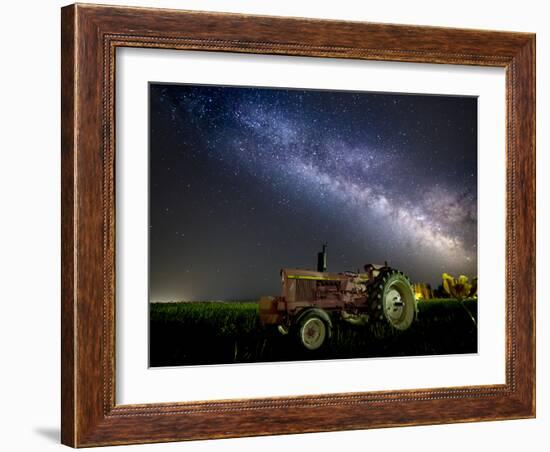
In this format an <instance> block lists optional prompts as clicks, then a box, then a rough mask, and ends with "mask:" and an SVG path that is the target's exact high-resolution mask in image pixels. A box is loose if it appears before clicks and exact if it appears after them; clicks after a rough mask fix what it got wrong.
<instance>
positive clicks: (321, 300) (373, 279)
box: [259, 244, 417, 353]
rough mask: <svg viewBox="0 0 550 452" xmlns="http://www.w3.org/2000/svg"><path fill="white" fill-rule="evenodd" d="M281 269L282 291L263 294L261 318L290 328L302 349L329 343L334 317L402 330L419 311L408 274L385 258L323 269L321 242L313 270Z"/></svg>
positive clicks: (324, 258) (266, 323)
mask: <svg viewBox="0 0 550 452" xmlns="http://www.w3.org/2000/svg"><path fill="white" fill-rule="evenodd" d="M280 275H281V284H282V293H281V296H279V297H272V296H264V297H261V299H260V303H259V314H260V321H261V323H262V324H263V325H264V326H265V327H276V329H277V330H278V331H279V332H280V333H281V334H283V335H286V334H292V335H293V336H294V338H295V339H296V341H297V342H298V344H299V346H300V347H302V349H303V350H304V351H305V352H306V353H314V352H319V351H321V350H323V349H325V348H326V347H327V346H328V344H329V343H330V340H331V336H332V330H333V321H338V320H342V321H345V322H348V323H350V324H353V325H364V324H367V323H371V322H388V323H389V324H390V325H391V327H393V328H394V329H396V330H406V329H407V328H409V327H410V326H411V324H412V322H413V321H414V319H415V318H416V316H417V303H416V298H415V296H414V292H413V288H412V285H411V283H410V280H409V278H408V277H407V276H405V275H404V274H403V273H402V272H400V271H399V270H397V269H395V268H392V267H390V266H388V264H387V262H386V263H384V264H383V265H376V264H366V265H365V266H364V272H359V271H358V272H348V271H346V272H343V273H331V272H327V245H326V244H324V245H323V248H322V251H321V252H319V253H318V256H317V271H312V270H303V269H292V268H283V269H282V270H281V272H280Z"/></svg>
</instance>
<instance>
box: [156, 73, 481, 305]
mask: <svg viewBox="0 0 550 452" xmlns="http://www.w3.org/2000/svg"><path fill="white" fill-rule="evenodd" d="M149 90H150V92H149V94H150V95H149V103H150V106H149V108H150V157H149V158H150V180H149V190H150V201H149V202H150V204H149V216H150V217H149V218H150V224H149V252H150V258H149V259H150V262H149V268H150V274H149V291H150V295H149V298H150V301H168V300H172V301H178V300H197V301H198V300H216V299H225V300H232V299H233V300H236V299H241V300H244V299H257V298H258V297H259V296H261V295H278V294H279V292H280V278H279V270H280V268H282V267H297V268H311V269H315V267H316V256H317V252H318V251H319V250H320V248H321V245H322V243H324V242H328V270H329V271H332V272H340V271H346V270H351V271H356V270H357V269H361V268H362V267H363V265H364V264H366V263H368V262H373V263H383V262H384V261H388V263H389V264H390V265H392V266H394V267H396V268H399V269H400V270H402V271H404V272H405V273H406V274H408V275H409V276H410V277H411V279H412V280H413V281H414V282H427V283H430V284H431V285H432V287H437V286H438V285H439V284H440V283H441V274H442V273H443V272H448V273H451V274H452V275H454V276H455V277H456V276H458V274H466V275H468V276H476V275H477V98H475V97H462V96H435V95H417V94H389V93H371V92H353V91H322V90H303V89H285V88H281V89H280V88H254V87H221V86H205V85H174V84H158V83H151V84H150V86H149Z"/></svg>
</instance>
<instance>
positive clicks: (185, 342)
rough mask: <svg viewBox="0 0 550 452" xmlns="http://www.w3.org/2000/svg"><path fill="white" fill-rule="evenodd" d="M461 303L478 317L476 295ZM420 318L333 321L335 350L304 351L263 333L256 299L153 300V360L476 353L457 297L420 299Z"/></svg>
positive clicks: (245, 360)
mask: <svg viewBox="0 0 550 452" xmlns="http://www.w3.org/2000/svg"><path fill="white" fill-rule="evenodd" d="M464 305H465V306H466V308H467V309H468V311H470V312H471V313H472V314H473V316H474V317H475V318H477V315H476V313H477V300H466V301H464ZM418 307H419V314H418V319H417V320H416V321H415V322H414V323H413V325H412V326H411V327H410V328H409V329H408V330H406V331H395V330H393V329H392V328H391V327H390V326H389V325H388V324H386V323H385V322H384V323H382V322H379V323H374V324H368V325H364V326H352V325H350V324H348V323H345V322H341V321H334V330H333V338H332V341H331V344H330V347H329V348H328V349H327V350H326V351H325V352H324V353H323V355H319V356H311V355H307V354H304V352H302V351H301V350H300V348H299V347H298V346H297V344H296V341H295V338H294V336H293V335H292V334H288V335H287V336H282V335H280V334H279V333H277V332H276V331H272V330H266V329H264V328H263V327H262V325H261V324H260V321H259V318H258V304H257V303H256V302H223V303H222V302H193V303H152V304H150V329H149V347H150V350H149V357H150V365H151V366H153V367H159V366H181V365H198V364H228V363H251V362H265V361H295V360H302V359H312V358H314V359H341V358H367V357H383V356H415V355H439V354H456V353H475V352H476V351H477V328H476V326H475V324H474V322H473V321H472V319H471V318H470V316H469V314H468V312H467V311H466V310H465V309H464V306H462V305H461V302H459V301H457V300H450V299H443V300H430V301H425V302H419V304H418Z"/></svg>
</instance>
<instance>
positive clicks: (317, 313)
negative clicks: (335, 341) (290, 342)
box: [296, 309, 332, 352]
mask: <svg viewBox="0 0 550 452" xmlns="http://www.w3.org/2000/svg"><path fill="white" fill-rule="evenodd" d="M296 326H297V328H296V335H297V339H298V342H299V343H300V345H301V346H302V348H304V349H305V350H306V351H310V352H313V351H320V350H322V349H324V348H325V347H326V346H327V345H328V343H329V341H330V338H331V336H332V324H331V322H330V318H329V317H328V314H327V313H326V312H325V311H322V310H320V309H310V310H308V311H306V312H305V313H304V314H303V315H301V316H300V317H299V318H298V320H297V324H296Z"/></svg>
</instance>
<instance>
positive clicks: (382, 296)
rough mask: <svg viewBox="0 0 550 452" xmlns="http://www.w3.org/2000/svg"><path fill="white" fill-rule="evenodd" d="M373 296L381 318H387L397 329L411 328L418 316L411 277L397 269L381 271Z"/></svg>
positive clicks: (372, 292)
mask: <svg viewBox="0 0 550 452" xmlns="http://www.w3.org/2000/svg"><path fill="white" fill-rule="evenodd" d="M371 297H372V299H373V300H374V304H375V306H376V308H377V309H378V310H381V311H382V312H381V314H380V317H381V319H386V321H388V322H389V324H390V325H391V326H392V327H394V328H395V329H397V330H406V329H407V328H409V327H410V326H411V324H412V322H413V320H414V319H415V317H416V299H415V297H414V292H413V289H412V287H411V283H410V282H409V279H408V278H407V277H406V276H405V275H403V273H401V272H399V271H397V270H393V269H390V270H386V271H383V272H381V273H380V275H379V276H378V278H377V280H376V282H375V283H374V287H373V290H372V291H371Z"/></svg>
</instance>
